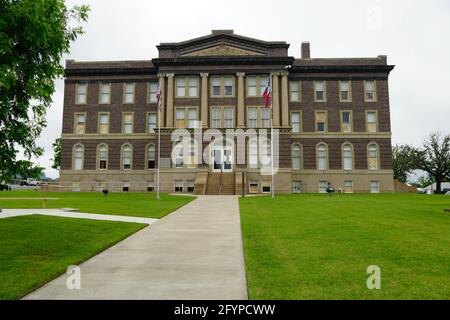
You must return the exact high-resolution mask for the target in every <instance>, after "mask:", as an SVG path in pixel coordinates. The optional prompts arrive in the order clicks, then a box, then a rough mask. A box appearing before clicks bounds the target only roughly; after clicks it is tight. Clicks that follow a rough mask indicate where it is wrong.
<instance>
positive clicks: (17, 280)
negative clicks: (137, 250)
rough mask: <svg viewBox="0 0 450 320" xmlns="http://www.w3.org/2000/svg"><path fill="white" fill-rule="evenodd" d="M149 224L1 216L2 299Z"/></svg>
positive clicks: (23, 292)
mask: <svg viewBox="0 0 450 320" xmlns="http://www.w3.org/2000/svg"><path fill="white" fill-rule="evenodd" d="M145 226H146V225H144V224H137V223H125V222H112V221H97V220H86V219H71V218H60V217H49V216H41V215H30V216H21V217H12V218H5V219H0V300H1V299H18V298H21V297H23V296H24V295H26V294H27V293H29V292H31V291H33V289H36V288H38V287H40V286H41V285H43V284H45V283H47V282H48V281H50V280H52V279H54V278H55V277H57V276H58V275H60V274H62V273H64V272H66V270H67V267H68V266H70V265H78V264H80V263H81V262H83V261H85V260H87V259H88V258H90V257H92V256H94V255H96V254H97V253H99V252H101V251H103V250H105V249H106V248H108V247H110V246H112V245H113V244H115V243H117V242H119V241H120V240H122V239H124V238H126V237H127V236H129V235H131V234H133V233H135V232H136V231H138V230H140V229H141V228H143V227H145Z"/></svg>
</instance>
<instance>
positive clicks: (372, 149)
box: [367, 143, 379, 170]
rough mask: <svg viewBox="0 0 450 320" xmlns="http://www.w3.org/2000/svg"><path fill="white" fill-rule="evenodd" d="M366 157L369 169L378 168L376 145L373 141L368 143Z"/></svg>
mask: <svg viewBox="0 0 450 320" xmlns="http://www.w3.org/2000/svg"><path fill="white" fill-rule="evenodd" d="M367 149H368V158H369V170H378V169H379V164H378V146H377V145H376V144H375V143H371V144H369V147H368V148H367Z"/></svg>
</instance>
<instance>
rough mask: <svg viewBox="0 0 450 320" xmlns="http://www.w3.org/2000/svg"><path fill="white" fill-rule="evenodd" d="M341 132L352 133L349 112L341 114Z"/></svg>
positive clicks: (350, 114)
mask: <svg viewBox="0 0 450 320" xmlns="http://www.w3.org/2000/svg"><path fill="white" fill-rule="evenodd" d="M341 125H342V132H346V133H348V132H352V113H351V111H342V112H341Z"/></svg>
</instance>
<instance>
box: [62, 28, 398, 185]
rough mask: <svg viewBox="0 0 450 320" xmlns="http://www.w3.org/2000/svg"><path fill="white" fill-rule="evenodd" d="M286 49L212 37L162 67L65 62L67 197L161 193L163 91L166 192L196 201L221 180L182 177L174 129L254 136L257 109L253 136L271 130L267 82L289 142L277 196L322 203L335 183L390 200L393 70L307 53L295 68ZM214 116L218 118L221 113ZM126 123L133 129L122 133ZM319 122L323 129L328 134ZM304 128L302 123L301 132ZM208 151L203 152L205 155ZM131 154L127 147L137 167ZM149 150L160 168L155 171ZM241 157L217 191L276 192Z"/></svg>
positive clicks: (199, 168)
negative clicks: (318, 197) (155, 121)
mask: <svg viewBox="0 0 450 320" xmlns="http://www.w3.org/2000/svg"><path fill="white" fill-rule="evenodd" d="M288 48H289V45H288V44H287V43H285V42H281V41H276V42H267V41H261V40H257V39H252V38H247V37H243V36H239V35H236V34H234V32H232V31H231V30H214V31H213V32H212V33H211V34H210V35H208V36H204V37H200V38H196V39H192V40H188V41H183V42H179V43H162V44H160V45H159V46H158V50H159V57H158V58H155V59H152V60H148V61H116V62H103V61H102V62H76V61H74V60H68V61H67V62H66V79H65V91H64V113H63V126H62V165H61V171H60V182H61V186H62V187H63V188H66V189H67V190H98V189H99V188H105V187H106V188H109V189H111V190H113V191H146V190H150V191H151V190H154V188H155V187H156V170H157V169H156V168H157V167H158V163H157V160H158V159H157V157H156V156H155V155H156V154H157V146H158V142H157V141H158V140H157V137H158V135H157V131H158V127H156V128H155V127H154V126H153V127H152V130H150V129H149V122H151V121H150V120H149V119H150V117H154V116H155V115H156V114H157V110H158V106H157V105H158V103H157V101H156V100H155V97H154V96H155V88H156V85H157V84H158V85H159V87H160V89H161V92H162V94H161V97H162V111H161V114H160V117H161V118H160V123H161V129H160V130H161V165H160V172H161V191H164V192H173V191H182V192H186V191H189V192H192V191H193V190H192V189H193V185H195V188H196V190H194V192H196V193H203V192H205V190H207V188H206V187H204V186H202V183H203V184H205V183H208V175H210V177H211V179H210V181H213V180H214V179H215V178H213V177H212V174H213V172H212V171H214V170H213V169H214V165H208V164H197V165H194V166H192V165H190V166H188V165H185V164H183V165H182V166H179V167H177V166H176V165H175V163H173V161H171V152H172V146H173V145H174V142H172V141H171V134H172V132H173V130H174V129H175V128H177V127H189V126H190V123H191V120H192V123H194V122H193V121H194V120H197V121H201V124H202V129H204V130H206V129H208V128H212V127H213V126H214V125H213V120H214V121H218V123H221V125H219V126H218V127H220V130H222V131H225V129H224V127H227V128H240V129H243V130H244V131H245V130H247V129H248V128H249V127H250V126H252V127H254V125H253V124H252V125H251V123H252V120H253V118H252V117H253V116H252V115H250V114H251V112H253V111H252V110H253V109H251V108H257V109H255V110H256V112H257V118H256V119H255V120H256V122H255V123H257V125H256V127H257V128H256V129H257V130H258V129H259V128H262V127H265V128H266V129H270V127H269V128H267V127H268V125H267V124H268V122H267V121H266V122H264V121H263V120H264V119H263V117H264V116H263V111H262V109H264V99H263V98H262V94H261V93H262V91H263V90H264V87H265V86H266V82H265V81H267V80H268V79H269V77H270V80H271V88H272V110H273V111H272V112H273V115H272V119H273V128H274V129H278V130H279V132H280V135H279V141H280V147H279V171H278V173H277V175H276V177H275V190H276V192H280V193H290V192H293V191H296V192H298V191H300V192H318V191H323V186H324V183H327V182H329V183H331V185H332V186H334V187H335V188H336V189H339V188H341V189H342V190H343V191H346V192H392V191H393V190H394V183H393V178H392V163H391V156H392V154H391V126H390V110H389V88H388V76H389V73H390V71H391V70H392V69H393V66H391V65H388V64H387V59H386V56H378V57H374V58H348V59H325V58H320V59H317V58H311V57H310V56H311V54H310V49H309V43H303V44H302V54H301V57H300V58H294V57H291V56H288ZM183 83H184V86H185V87H183V85H182V84H183ZM253 83H255V85H256V87H254V86H253ZM322 87H323V89H321V88H322ZM108 88H109V89H108ZM227 90H228V91H227ZM319 91H320V92H323V93H320V92H319ZM344 91H345V92H347V93H345V92H344ZM180 93H182V94H180ZM318 97H319V98H321V97H323V99H318ZM102 99H103V100H102ZM127 99H129V100H127ZM318 100H323V101H318ZM368 100H369V101H368ZM102 102H103V103H102ZM216 108H220V110H221V111H220V112H219V111H214V113H213V110H214V109H216ZM224 109H227V110H229V111H227V112H228V116H227V117H228V118H227V119H229V120H230V121H231V122H229V123H232V125H231V126H230V124H228V125H224V123H225V111H224ZM250 109H251V110H250ZM189 110H191V111H189ZM183 112H184V114H185V118H184V119H181V116H180V114H182V113H183ZM219 113H220V117H219V118H220V119H218V118H217V117H218V116H217V114H219ZM343 113H346V114H345V117H346V118H345V117H344V115H343ZM127 114H129V119H132V120H131V124H130V128H131V129H127V128H125V127H126V124H125V122H126V121H127V120H124V119H126V117H127V116H126V115H127ZM318 114H320V116H323V117H324V119H325V120H324V125H323V128H322V127H319V124H318V122H321V120H320V116H319V115H318ZM100 115H102V116H100ZM100 117H102V118H100ZM214 117H216V118H214ZM295 117H298V118H296V119H300V121H299V122H300V123H299V124H298V125H296V126H294V125H293V121H295V120H293V119H294V118H295ZM213 118H214V119H213ZM250 118H252V119H250ZM104 119H107V120H104ZM318 119H319V120H318ZM344 119H347V120H344ZM105 121H106V122H105ZM100 122H105V123H106V124H105V125H103V127H104V128H106V129H105V130H106V131H104V132H102V130H101V129H100V126H101V124H100ZM344 122H345V123H344ZM347 122H348V124H347ZM369 122H370V124H369ZM77 123H78V125H77ZM214 123H216V122H214ZM80 128H81V129H80ZM322 129H323V130H322ZM127 130H131V131H129V132H127ZM188 130H190V131H191V132H192V131H193V129H191V128H189V129H188ZM247 140H248V139H247ZM247 140H246V141H247ZM208 144H209V143H208V142H205V141H204V142H203V144H202V146H203V148H205V147H207V145H208ZM100 146H103V147H102V148H103V149H102V150H103V153H101V152H100V150H101V149H100ZM124 146H129V147H130V150H131V151H130V153H129V155H128V156H124V152H126V151H124ZM149 146H151V147H150V148H152V151H153V157H154V159H153V160H154V161H150V162H151V164H150V162H149V160H152V159H149V157H152V156H149V152H148V150H149V149H147V148H149ZM293 146H298V148H299V150H300V157H299V160H298V163H299V165H294V163H293V161H294V160H293V157H294V155H293V151H292V150H293ZM319 146H323V147H324V148H325V149H326V155H325V158H323V159H319V157H320V156H319V153H320V152H319V151H318V148H319ZM344 146H347V148H348V149H347V151H344ZM233 148H234V147H233ZM244 149H245V152H244V153H245V156H244V157H245V159H244V160H245V163H240V164H237V161H236V150H235V149H232V150H233V151H232V156H231V157H232V159H233V160H232V162H233V163H232V165H231V169H230V170H227V172H226V173H225V174H231V173H232V174H233V177H232V178H230V179H228V178H226V177H225V176H220V177H218V179H219V180H217V181H219V184H221V183H222V182H223V181H227V183H232V184H233V187H232V188H231V189H230V190H232V191H231V192H232V193H239V192H241V190H242V179H243V180H244V184H245V191H246V192H263V191H264V192H268V190H270V183H271V177H270V176H264V175H261V173H260V171H259V170H258V168H253V167H251V166H250V165H249V157H250V156H249V146H248V141H247V142H246V144H245V147H244ZM369 149H370V150H369ZM76 150H77V151H76ZM105 150H106V151H105ZM222 152H224V151H222ZM100 154H102V155H100ZM224 154H225V153H222V155H224ZM125 158H126V159H125ZM344 158H345V160H344ZM101 160H103V162H102V161H101ZM295 161H297V160H295ZM101 162H102V163H101ZM125 162H127V163H128V162H129V163H130V164H129V166H124V163H125ZM319 162H321V163H322V165H319ZM344 162H345V163H344ZM296 163H297V162H296ZM345 166H347V168H345ZM223 168H225V166H223ZM219 171H220V170H219ZM222 171H223V170H222ZM215 173H216V174H217V173H218V172H217V170H216V172H215ZM242 176H243V178H242ZM205 177H206V178H205ZM201 181H206V182H201ZM214 181H216V180H214ZM230 181H232V182H230ZM211 183H212V182H211ZM180 185H181V186H182V187H183V188H182V189H180ZM221 187H222V186H221ZM223 187H224V188H225V186H223ZM219 190H222V188H219Z"/></svg>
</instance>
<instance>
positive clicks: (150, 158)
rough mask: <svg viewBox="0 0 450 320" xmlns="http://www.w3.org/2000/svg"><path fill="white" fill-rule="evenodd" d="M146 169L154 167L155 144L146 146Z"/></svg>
mask: <svg viewBox="0 0 450 320" xmlns="http://www.w3.org/2000/svg"><path fill="white" fill-rule="evenodd" d="M147 169H155V145H153V144H149V145H148V146H147Z"/></svg>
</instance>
